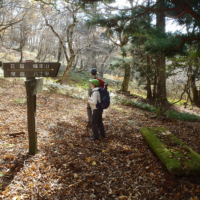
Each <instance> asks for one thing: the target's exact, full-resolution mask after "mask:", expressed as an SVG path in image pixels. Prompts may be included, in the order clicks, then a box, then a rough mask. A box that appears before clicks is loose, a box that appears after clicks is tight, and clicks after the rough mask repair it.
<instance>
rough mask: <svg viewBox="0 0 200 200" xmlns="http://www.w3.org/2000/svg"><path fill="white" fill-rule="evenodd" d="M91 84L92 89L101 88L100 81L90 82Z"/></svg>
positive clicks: (93, 80)
mask: <svg viewBox="0 0 200 200" xmlns="http://www.w3.org/2000/svg"><path fill="white" fill-rule="evenodd" d="M89 81H90V82H91V88H92V89H94V88H95V87H99V81H98V80H97V79H92V80H89Z"/></svg>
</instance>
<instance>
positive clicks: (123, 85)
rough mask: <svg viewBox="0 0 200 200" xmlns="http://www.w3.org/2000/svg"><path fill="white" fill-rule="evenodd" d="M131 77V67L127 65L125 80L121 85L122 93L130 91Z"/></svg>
mask: <svg viewBox="0 0 200 200" xmlns="http://www.w3.org/2000/svg"><path fill="white" fill-rule="evenodd" d="M130 75H131V66H130V65H128V64H127V65H126V67H125V74H124V80H123V82H122V85H121V91H123V92H127V91H128V85H129V80H130Z"/></svg>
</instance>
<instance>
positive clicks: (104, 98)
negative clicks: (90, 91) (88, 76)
mask: <svg viewBox="0 0 200 200" xmlns="http://www.w3.org/2000/svg"><path fill="white" fill-rule="evenodd" d="M107 86H108V84H106V85H105V88H101V87H100V88H99V90H98V91H99V93H100V99H101V103H99V102H97V105H96V108H103V109H107V108H108V107H109V105H110V94H109V92H108V90H107Z"/></svg>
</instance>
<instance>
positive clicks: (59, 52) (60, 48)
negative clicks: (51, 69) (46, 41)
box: [57, 42, 62, 62]
mask: <svg viewBox="0 0 200 200" xmlns="http://www.w3.org/2000/svg"><path fill="white" fill-rule="evenodd" d="M61 54H62V45H61V44H60V42H59V47H58V59H57V62H60V58H61Z"/></svg>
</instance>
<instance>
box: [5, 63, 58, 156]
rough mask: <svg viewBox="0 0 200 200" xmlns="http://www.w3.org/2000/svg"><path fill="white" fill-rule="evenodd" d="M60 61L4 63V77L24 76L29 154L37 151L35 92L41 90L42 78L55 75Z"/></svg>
mask: <svg viewBox="0 0 200 200" xmlns="http://www.w3.org/2000/svg"><path fill="white" fill-rule="evenodd" d="M59 68H60V63H35V62H34V61H28V62H26V63H4V64H3V69H4V77H26V81H25V85H26V94H27V118H28V136H29V154H31V155H35V154H36V153H37V112H36V94H37V93H40V92H42V87H43V78H37V79H35V77H56V76H57V74H58V70H59Z"/></svg>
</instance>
